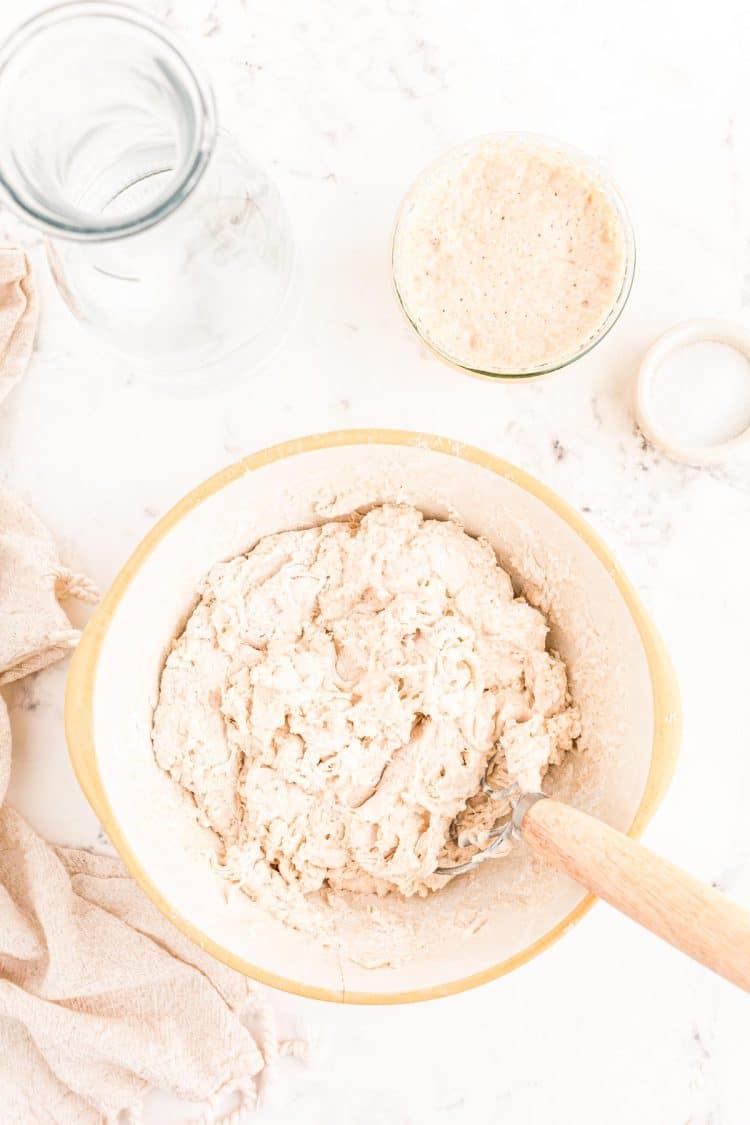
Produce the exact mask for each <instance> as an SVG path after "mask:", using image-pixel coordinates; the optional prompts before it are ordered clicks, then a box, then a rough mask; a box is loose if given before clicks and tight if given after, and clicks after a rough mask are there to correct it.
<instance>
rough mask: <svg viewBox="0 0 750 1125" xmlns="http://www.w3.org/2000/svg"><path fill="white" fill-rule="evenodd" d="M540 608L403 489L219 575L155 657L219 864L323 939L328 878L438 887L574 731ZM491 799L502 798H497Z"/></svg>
mask: <svg viewBox="0 0 750 1125" xmlns="http://www.w3.org/2000/svg"><path fill="white" fill-rule="evenodd" d="M546 638H547V623H546V621H545V618H544V617H543V615H542V613H541V612H540V611H539V610H537V609H535V608H533V607H532V606H530V605H529V604H528V603H527V602H526V601H525V600H524V599H523V598H518V597H515V596H514V592H513V587H512V584H511V580H510V578H509V576H508V574H507V573H506V572H505V571H504V570H503V569H502V568H501V567H500V566H499V565H498V562H497V559H496V557H495V554H494V552H493V551H492V549H491V547H490V546H489V545H488V544H486V543H483V542H481V541H479V540H477V539H474V538H472V537H471V536H469V535H467V534H466V533H465V532H464V531H463V530H462V529H461V527H460V526H459V525H458V524H457V523H454V522H452V521H442V520H433V519H426V518H425V517H424V516H423V515H422V514H421V513H420V512H418V511H417V510H416V509H415V508H413V507H409V506H407V505H385V506H382V507H376V508H373V509H372V510H370V511H369V512H368V513H367V514H366V515H365V516H364V517H360V516H353V517H351V518H348V519H345V520H336V521H332V522H328V523H325V524H323V525H322V526H319V527H313V528H309V529H307V530H302V531H286V532H281V533H279V534H276V535H271V536H268V537H266V538H265V539H262V540H261V541H260V542H259V543H258V544H257V545H256V546H255V547H254V548H253V549H252V550H251V551H250V552H249V553H248V554H246V555H242V556H240V557H238V558H235V559H232V560H231V561H230V562H227V563H219V564H218V565H216V566H214V567H213V569H212V570H211V571H210V573H209V574H208V576H207V578H206V579H205V582H204V584H203V587H202V589H201V590H200V598H199V601H198V604H197V605H196V607H195V609H194V610H193V612H192V613H191V615H190V617H189V619H188V621H187V624H186V626H185V629H184V631H183V633H182V634H181V635H180V636H179V637H178V638H177V639H176V641H175V642H174V645H173V647H172V649H171V651H170V653H169V655H168V657H167V660H166V664H165V667H164V670H163V673H162V678H161V685H160V693H159V699H158V703H157V706H156V709H155V713H154V723H153V745H154V751H155V755H156V759H157V762H158V764H159V765H160V767H161V768H162V769H164V770H166V771H167V772H168V773H169V774H170V775H171V776H172V777H173V778H174V780H175V781H176V782H177V783H178V784H179V785H180V786H181V787H182V788H183V789H184V791H185V793H186V796H189V797H190V798H191V799H192V801H193V802H194V803H195V808H196V810H197V815H198V817H199V820H200V822H201V823H202V824H204V825H205V826H207V827H209V828H211V829H212V830H213V831H214V832H215V833H216V835H217V837H218V838H219V840H220V850H219V858H218V862H219V864H220V867H221V870H222V872H223V874H224V875H225V876H226V877H227V879H229V880H230V881H231V882H233V883H235V884H236V885H238V886H239V887H240V888H241V889H242V890H243V891H244V892H245V893H246V894H248V895H249V896H250V897H251V898H252V899H253V900H255V901H256V902H258V903H260V904H261V905H262V906H263V907H265V908H266V909H267V910H269V911H270V912H271V913H272V914H273V915H274V916H275V917H277V918H280V919H282V920H283V921H285V922H288V923H290V924H292V925H294V926H297V927H299V928H302V929H304V930H309V931H312V932H315V933H317V934H319V935H320V936H322V937H323V939H324V940H326V938H327V935H330V933H331V932H333V931H335V928H336V927H335V919H334V918H331V917H327V915H330V914H331V913H332V912H334V913H335V907H336V896H338V895H345V894H348V893H350V892H355V893H365V894H370V895H377V896H384V895H392V894H397V895H400V896H404V897H407V898H408V897H410V896H413V895H419V896H424V895H427V894H429V893H430V892H431V891H436V890H439V889H440V888H441V887H442V886H444V885H445V883H446V882H447V878H446V877H445V876H436V875H435V874H434V871H435V868H436V867H437V866H438V865H440V864H441V863H450V862H456V861H458V860H460V859H461V858H462V857H463V854H464V852H465V849H462V850H459V849H458V847H457V845H456V844H455V843H454V842H453V840H452V836H451V824H452V822H453V820H454V818H456V817H457V816H460V818H461V827H462V836H463V835H465V833H466V832H468V833H469V834H471V832H472V829H473V832H474V836H475V837H476V836H477V834H479V835H481V833H482V832H483V831H486V829H487V827H488V826H489V825H490V824H491V819H492V818H491V816H490V818H489V820H488V802H487V799H486V798H484V797H483V796H482V795H481V794H480V793H479V792H478V791H479V788H480V782H481V779H482V776H483V775H484V772H485V770H486V768H487V766H488V763H489V762H490V761H492V759H493V757H494V760H495V765H496V768H497V770H498V771H500V772H501V773H502V774H503V775H507V776H510V777H512V778H514V779H516V780H518V782H519V783H520V785H521V787H522V788H524V789H538V788H539V787H540V785H541V779H542V776H543V775H544V774H545V772H546V771H547V769H548V766H549V765H550V764H551V763H558V762H560V761H561V759H562V757H563V755H564V754H565V752H566V751H567V750H569V749H570V748H571V746H572V745H573V742H574V740H575V739H576V738H577V736H578V734H579V730H580V724H579V716H578V711H577V709H576V708H575V707H574V706H573V705H572V703H571V700H570V696H569V692H568V684H567V676H566V671H565V666H564V665H563V663H562V661H561V660H560V658H559V657H558V656H557V655H556V654H555V653H554V652H549V651H547V649H546ZM491 811H492V810H491V809H490V810H489V812H490V813H491Z"/></svg>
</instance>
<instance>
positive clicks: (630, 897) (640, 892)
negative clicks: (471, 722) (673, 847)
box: [436, 778, 750, 992]
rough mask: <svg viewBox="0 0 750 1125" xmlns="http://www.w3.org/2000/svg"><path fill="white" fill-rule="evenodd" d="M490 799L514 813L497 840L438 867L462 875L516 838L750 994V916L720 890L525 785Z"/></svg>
mask: <svg viewBox="0 0 750 1125" xmlns="http://www.w3.org/2000/svg"><path fill="white" fill-rule="evenodd" d="M482 789H483V790H484V792H485V793H486V794H487V795H488V796H493V797H498V798H503V799H504V800H509V801H510V804H511V806H512V811H511V813H510V815H509V816H508V817H507V819H506V820H505V822H504V823H503V824H502V826H498V827H496V828H495V829H493V831H492V832H491V833H490V841H491V842H490V843H489V844H488V846H487V847H486V848H484V849H482V850H481V851H479V852H477V853H476V854H475V855H474V856H472V858H471V859H470V860H468V862H466V863H462V864H458V865H456V866H453V867H438V868H437V872H436V873H437V874H439V875H448V874H450V875H456V874H461V873H462V872H464V871H468V870H470V869H472V868H473V867H476V866H477V864H479V863H483V862H484V861H485V860H488V859H492V858H497V857H499V856H501V855H503V854H505V853H506V852H507V845H508V842H509V840H510V838H511V836H516V837H520V838H521V839H522V840H523V841H524V842H525V843H526V844H527V845H528V846H529V847H531V848H532V849H533V850H534V851H535V852H536V853H537V855H540V856H542V857H543V858H544V859H546V860H547V861H548V862H549V863H551V864H552V865H553V866H554V867H556V868H557V869H558V871H562V872H564V873H565V874H566V875H569V876H570V878H571V879H574V880H575V882H576V883H579V884H580V885H581V886H582V887H585V888H586V889H587V890H589V891H591V893H592V894H595V895H596V896H597V897H598V898H601V899H604V901H605V902H608V903H609V904H610V906H614V908H615V909H616V910H619V911H620V912H621V913H622V914H627V916H628V917H629V918H632V919H633V921H634V922H637V923H638V924H639V925H641V926H644V927H645V928H646V929H647V930H650V931H651V932H652V933H654V934H656V935H657V936H658V937H660V938H663V939H664V940H665V941H668V942H669V943H670V944H671V945H673V946H674V947H675V948H676V949H680V950H681V951H682V952H683V953H686V954H687V955H688V957H692V958H693V960H694V961H699V962H700V963H701V964H702V965H705V966H706V967H707V968H709V969H712V970H713V971H714V972H715V973H718V974H719V976H722V977H724V978H725V979H726V980H728V981H731V982H732V984H736V985H737V986H738V987H739V988H742V989H744V990H745V991H746V992H750V912H748V911H747V910H744V909H743V908H742V907H741V906H739V905H738V904H737V903H735V902H732V900H731V899H729V898H727V896H726V895H724V894H721V892H719V891H717V890H715V889H714V888H713V887H709V886H707V885H706V884H705V883H701V882H700V880H698V879H695V878H694V877H693V876H692V875H688V874H687V872H685V871H682V870H681V869H680V868H679V867H676V866H675V865H674V864H672V863H669V862H668V860H666V859H663V858H662V857H661V856H658V855H656V854H655V853H654V852H652V851H650V850H649V849H648V848H645V847H644V846H643V845H642V844H639V843H637V842H636V841H635V840H632V839H631V838H630V837H629V836H626V835H624V833H622V832H618V831H617V830H616V829H614V828H610V826H609V825H607V824H604V823H603V822H602V821H601V820H597V818H596V817H593V816H589V814H588V813H584V812H581V810H580V809H575V808H573V807H572V806H571V805H566V804H564V803H563V802H561V801H556V800H555V799H554V798H552V797H547V796H546V795H545V794H544V793H524V794H520V792H519V790H518V788H517V786H509V787H507V788H505V789H503V790H493V789H492V787H491V785H489V783H488V782H487V780H486V778H485V781H484V783H483V785H482Z"/></svg>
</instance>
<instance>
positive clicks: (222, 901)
mask: <svg viewBox="0 0 750 1125" xmlns="http://www.w3.org/2000/svg"><path fill="white" fill-rule="evenodd" d="M388 500H389V501H405V502H409V503H412V504H415V505H416V506H417V507H419V508H420V509H422V510H423V511H425V512H426V513H427V514H429V515H433V516H437V517H454V518H455V517H458V518H460V519H461V520H462V521H463V523H464V524H465V526H466V529H467V530H468V531H469V532H471V533H473V534H476V535H482V536H484V537H486V538H487V539H488V540H489V542H490V543H491V544H492V546H493V547H494V548H495V550H496V551H497V553H498V555H499V556H500V558H501V560H502V562H503V563H504V565H506V566H507V567H508V569H509V570H510V572H511V574H512V575H513V577H514V581H515V582H516V584H517V586H518V587H519V588H520V589H523V590H524V592H525V593H526V595H527V596H528V597H529V599H530V600H532V601H535V602H537V603H540V604H541V605H542V607H543V608H544V609H545V611H546V612H548V614H549V616H550V619H551V622H552V627H553V628H552V636H551V640H552V644H553V646H554V647H556V648H559V650H560V651H561V652H562V654H563V656H564V657H565V659H566V660H567V662H568V665H569V671H570V679H571V684H572V688H573V692H574V694H575V696H576V698H577V700H578V702H579V704H580V706H581V710H582V715H583V727H584V738H583V742H584V743H585V745H586V750H585V752H583V753H581V754H580V755H577V756H575V757H571V758H569V760H568V764H567V768H564V769H560V770H558V771H557V772H556V774H555V777H554V778H552V789H553V791H555V792H556V793H559V794H560V795H561V796H562V797H563V798H564V799H566V800H571V801H573V802H574V803H576V804H578V805H579V806H581V807H582V808H585V809H587V810H588V811H591V812H594V813H595V814H596V815H598V816H600V817H602V818H603V819H604V820H606V821H608V822H609V823H610V824H612V825H614V826H615V827H617V828H620V829H623V830H626V831H629V832H631V833H632V834H634V835H636V834H638V833H639V832H640V831H641V830H642V828H643V826H644V825H645V823H646V822H647V820H648V819H649V817H650V816H651V814H652V813H653V811H654V809H655V808H656V805H657V804H658V802H659V800H660V799H661V796H662V794H663V792H664V790H665V788H666V785H667V783H668V780H669V777H670V775H671V772H672V768H673V765H674V761H675V757H676V753H677V745H678V740H679V732H680V710H679V699H678V693H677V689H676V685H675V681H674V676H673V673H672V670H671V667H670V664H669V660H668V658H667V656H666V654H665V652H664V649H663V647H662V645H661V643H660V641H659V639H658V636H657V635H656V633H655V631H654V628H653V626H652V625H651V623H650V621H649V620H648V617H647V615H646V613H645V611H644V609H643V607H642V606H641V604H640V602H639V600H638V598H637V596H636V594H635V593H634V591H633V589H632V587H631V586H630V584H629V583H628V581H627V579H626V578H625V577H624V575H623V574H622V572H621V571H620V569H619V568H618V566H617V565H616V563H615V562H614V560H613V559H612V557H611V556H610V554H609V552H608V551H607V549H606V548H605V547H604V545H603V544H602V543H601V542H600V540H599V539H598V538H597V537H596V535H595V534H594V533H593V532H592V531H591V529H590V528H589V527H588V526H587V525H586V524H585V523H584V521H583V520H582V519H581V517H580V516H578V515H577V513H575V512H574V511H572V509H570V508H569V507H568V506H567V505H566V504H564V503H563V501H561V500H560V499H559V498H558V497H556V496H555V495H554V494H553V493H552V492H551V491H550V490H549V489H547V488H545V487H544V486H543V485H541V484H539V483H538V482H537V481H535V480H534V479H533V478H531V477H529V476H527V475H526V474H525V473H523V472H521V471H520V470H518V469H516V468H515V467H513V466H512V465H509V464H508V463H506V462H504V461H501V460H499V459H498V458H495V457H492V456H490V455H489V454H487V453H483V452H481V451H479V450H476V449H473V448H471V447H467V446H464V445H460V444H459V443H456V442H452V441H449V440H447V439H444V438H437V437H431V436H429V435H423V434H413V433H402V432H397V431H376V430H365V431H352V432H340V433H333V434H327V435H321V436H317V437H310V438H305V439H303V440H300V441H294V442H289V443H288V444H286V445H282V446H276V447H275V448H273V449H269V450H265V451H264V452H262V453H258V454H255V455H254V456H252V457H248V458H247V459H246V460H244V461H241V462H239V463H237V464H236V465H232V466H230V467H229V468H227V469H225V470H224V471H223V472H221V473H219V474H218V475H217V476H215V477H213V478H211V479H210V480H208V481H206V482H205V483H204V484H202V485H200V486H199V487H198V488H197V489H195V491H194V492H192V493H190V494H189V495H188V496H187V497H186V498H185V499H184V500H182V501H181V502H180V503H179V504H178V505H177V506H176V507H175V508H174V509H173V510H172V511H171V512H170V513H169V514H168V515H166V516H165V517H164V518H163V519H162V520H161V521H160V522H159V523H158V524H157V525H156V527H155V528H154V529H153V531H151V532H150V534H149V535H148V536H147V537H146V539H145V540H144V541H143V543H141V545H140V546H139V547H138V549H137V550H136V552H135V553H134V554H133V556H132V557H131V558H130V559H129V561H128V562H127V563H126V564H125V567H124V568H123V570H122V571H121V573H120V574H119V575H118V577H117V578H116V580H115V582H114V584H113V586H112V588H111V589H110V591H109V593H108V594H107V595H106V597H105V598H104V600H103V602H102V604H101V606H100V608H99V609H98V611H97V612H96V614H95V615H94V617H93V618H92V620H91V622H90V624H89V626H88V628H87V629H86V632H85V635H84V637H83V640H82V642H81V644H80V646H79V648H78V650H77V652H76V654H75V656H74V659H73V664H72V667H71V672H70V677H69V681H68V689H67V698H66V730H67V736H68V742H69V746H70V753H71V757H72V760H73V764H74V767H75V769H76V772H77V775H78V778H79V780H80V782H81V785H82V786H83V788H84V791H85V792H86V794H87V796H88V798H89V800H90V801H91V803H92V805H93V807H94V809H95V810H96V812H97V814H98V815H99V817H100V819H101V821H102V823H103V825H104V827H105V828H106V830H107V832H108V833H109V835H110V838H111V839H112V842H113V843H114V845H115V847H116V848H117V849H118V851H119V852H120V854H121V855H122V857H123V858H124V860H125V862H126V863H127V865H128V867H129V868H130V870H131V872H132V873H133V875H134V876H135V878H136V879H137V880H138V881H139V882H140V884H141V886H142V887H143V888H144V890H145V891H146V892H147V894H149V895H150V896H151V898H152V899H153V900H154V902H155V903H156V904H157V906H158V907H159V908H160V909H161V910H162V911H163V912H164V913H165V914H166V915H167V916H168V917H169V918H171V919H172V920H173V921H174V922H175V923H176V924H177V925H178V926H179V927H180V928H181V929H183V930H184V931H185V932H186V933H187V934H189V935H190V936H191V937H192V938H193V939H194V940H195V941H196V942H198V944H200V945H201V946H202V947H204V948H206V949H208V950H209V951H210V952H211V953H213V954H214V955H215V956H217V957H219V958H221V959H222V960H224V961H226V962H227V963H228V964H230V965H233V966H234V967H235V968H237V969H240V970H241V971H243V972H245V973H247V974H248V975H249V976H252V977H255V978H257V979H259V980H262V981H265V982H266V983H268V984H271V985H275V986H276V987H279V988H284V989H287V990H289V991H293V992H297V993H299V994H302V995H306V996H312V997H317V998H322V999H326V1000H337V1001H345V1002H355V1003H389V1002H390V1003H393V1002H399V1001H411V1000H418V999H427V998H430V997H435V996H441V995H446V994H448V993H451V992H457V991H460V990H461V989H464V988H468V987H471V986H472V985H476V984H479V983H481V982H482V981H485V980H489V979H491V978H493V977H496V976H499V975H501V974H502V973H505V972H508V971H509V970H510V969H513V968H515V967H516V966H518V965H520V964H522V963H523V962H525V961H527V960H529V959H530V958H531V957H533V956H535V955H536V954H537V953H539V952H541V951H542V950H543V949H545V948H546V947H547V946H548V945H549V944H550V943H551V942H552V941H553V940H555V939H556V938H557V937H559V936H560V935H561V934H563V933H564V932H565V931H566V930H567V929H568V928H569V927H570V926H571V925H572V924H573V923H574V922H575V921H577V920H578V919H579V918H580V917H581V916H582V914H583V913H584V912H585V911H586V909H587V908H588V907H589V906H590V905H591V903H592V901H593V900H592V899H591V898H590V896H586V895H585V894H584V892H583V891H582V890H581V889H580V888H579V887H578V886H576V885H575V884H574V883H572V882H571V881H569V880H567V879H566V878H564V877H562V876H559V875H556V874H555V873H554V872H552V871H551V870H547V869H546V868H544V867H543V866H542V865H541V864H540V863H539V862H538V861H534V860H533V858H532V857H531V856H530V855H529V854H528V853H527V851H526V849H524V848H523V847H519V848H518V849H517V850H516V852H515V854H514V855H513V856H512V857H509V858H508V859H507V860H503V861H502V862H497V863H487V864H484V865H482V866H480V867H479V868H478V869H477V871H476V872H474V873H472V874H470V875H467V876H465V877H462V878H459V879H456V880H454V881H453V883H451V884H450V885H449V886H448V887H447V888H446V889H445V890H443V891H441V892H440V893H439V894H437V895H433V896H431V897H430V898H428V899H424V900H418V901H413V900H412V901H410V903H409V907H408V908H409V917H410V919H411V920H412V921H413V927H414V932H415V935H416V938H417V939H418V940H417V943H416V945H417V948H416V952H415V953H414V955H413V956H412V957H411V958H410V959H408V960H406V962H405V963H404V964H403V965H402V966H401V967H400V968H378V969H365V968H362V967H361V966H358V965H355V964H353V963H351V962H348V961H346V960H343V959H342V958H341V957H340V956H338V955H337V954H336V953H335V952H333V951H331V950H330V949H326V948H322V947H316V945H315V943H313V942H311V940H310V938H309V937H308V936H305V935H302V934H300V933H297V932H296V931H293V930H290V929H285V928H284V927H283V926H281V924H279V923H277V922H274V921H273V920H271V919H269V918H268V917H267V916H266V915H264V914H263V913H262V912H261V911H260V910H259V909H258V908H257V907H256V906H255V905H254V904H253V903H251V902H250V900H249V899H247V897H246V896H244V895H243V894H242V893H240V892H234V893H232V894H227V886H226V884H225V883H224V881H223V880H222V879H221V878H220V877H219V876H218V875H217V874H216V873H215V872H214V871H213V870H212V869H211V867H210V865H209V864H208V863H207V862H206V860H205V853H206V851H207V844H206V830H205V829H201V828H199V827H198V825H197V824H196V822H195V820H194V817H193V814H192V812H191V809H190V806H189V805H188V804H187V802H185V801H184V800H183V799H182V797H181V795H180V794H179V793H178V791H177V789H176V787H175V786H174V784H173V783H172V782H171V781H170V780H169V779H168V778H167V777H166V776H165V775H163V774H162V773H161V772H160V771H159V770H158V769H157V767H156V765H155V762H154V758H153V754H152V749H151V740H150V726H151V713H152V707H153V704H154V701H155V697H156V692H157V686H158V680H159V675H160V671H161V667H162V663H163V660H164V657H165V654H166V652H167V650H168V647H169V645H170V642H171V640H172V638H173V637H174V635H175V634H176V633H177V632H178V631H179V630H180V628H181V627H182V624H183V623H184V621H185V618H186V616H187V615H188V613H189V612H190V610H191V608H192V606H193V604H194V600H195V591H196V587H197V585H198V583H199V582H200V580H201V579H202V577H203V576H204V575H205V573H206V572H207V570H208V569H209V568H210V566H211V565H212V564H213V563H214V562H216V561H217V560H218V559H226V558H230V557H232V556H234V555H236V554H238V553H240V552H243V551H246V550H247V549H248V548H250V547H251V546H252V545H253V544H254V543H255V542H256V541H257V540H258V539H259V538H260V537H261V536H263V535H267V534H269V533H271V532H275V531H279V530H282V529H288V528H295V527H304V526H308V525H311V524H315V523H318V522H320V521H322V520H325V519H327V518H331V517H332V516H334V515H338V514H343V513H345V512H349V511H352V510H353V509H355V508H357V507H360V506H362V505H369V504H373V503H377V502H380V501H388ZM379 903H380V905H381V907H382V908H384V909H387V908H388V907H387V900H379ZM367 907H368V904H367V902H366V901H364V902H363V903H362V907H361V909H362V924H363V925H367V924H368V923H367V919H368V914H367Z"/></svg>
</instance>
